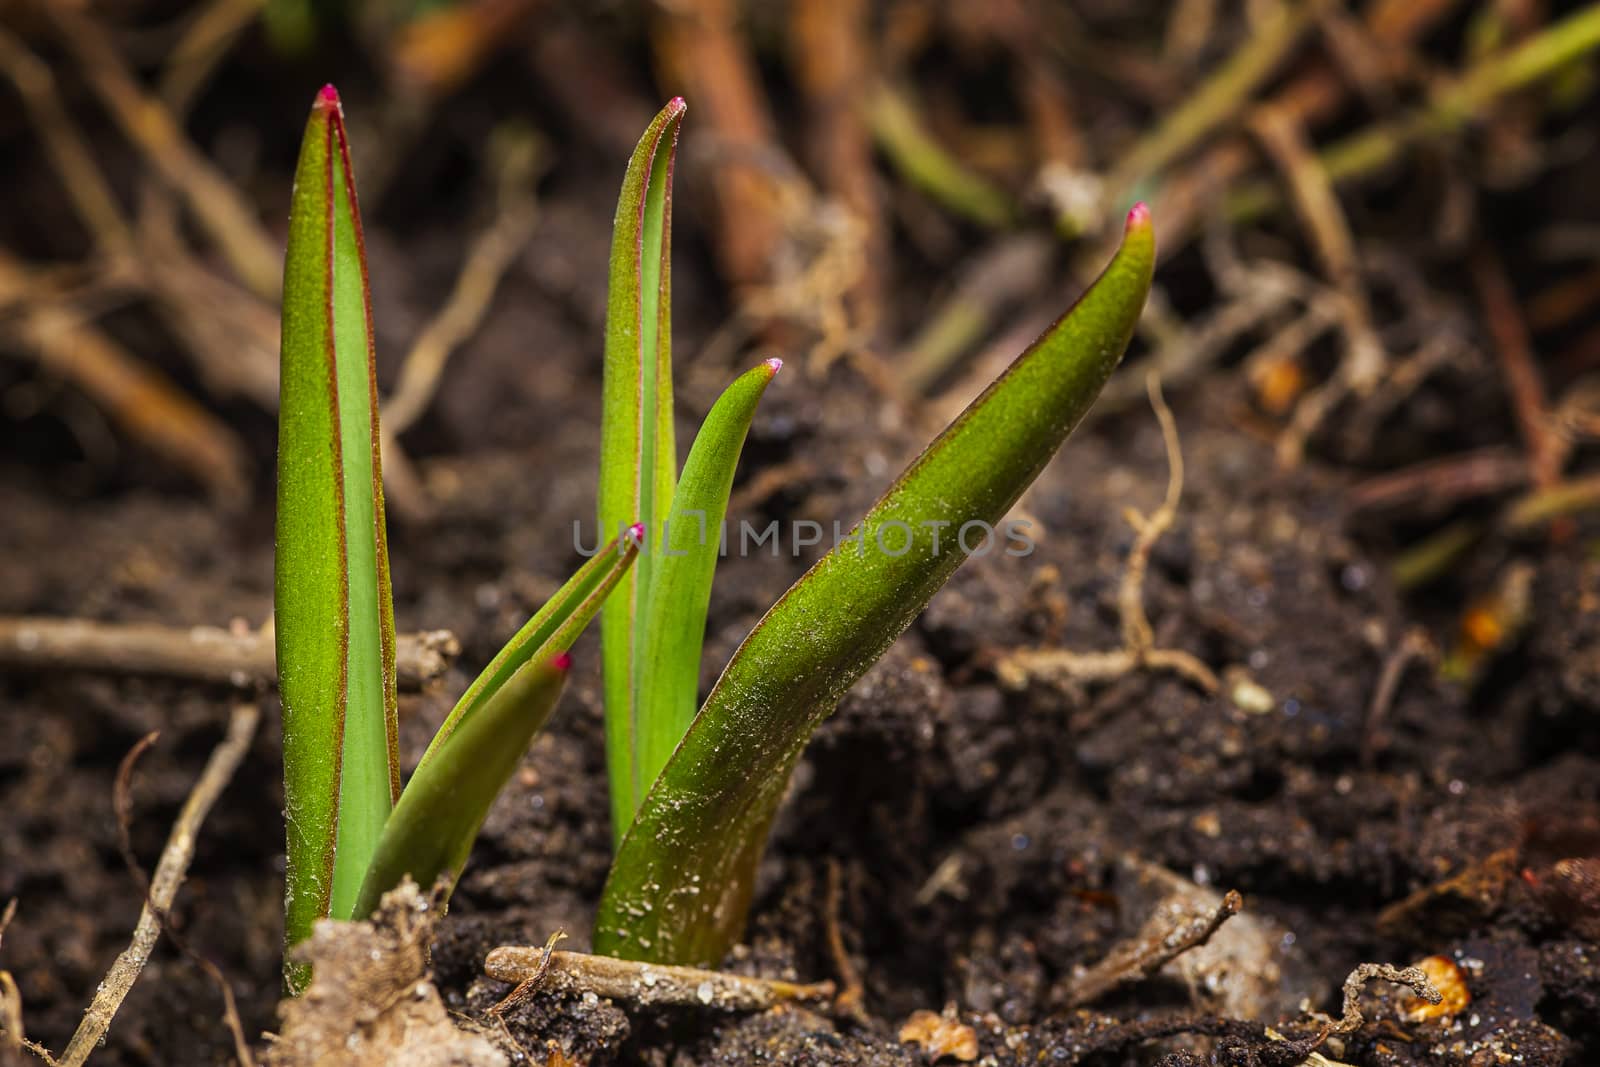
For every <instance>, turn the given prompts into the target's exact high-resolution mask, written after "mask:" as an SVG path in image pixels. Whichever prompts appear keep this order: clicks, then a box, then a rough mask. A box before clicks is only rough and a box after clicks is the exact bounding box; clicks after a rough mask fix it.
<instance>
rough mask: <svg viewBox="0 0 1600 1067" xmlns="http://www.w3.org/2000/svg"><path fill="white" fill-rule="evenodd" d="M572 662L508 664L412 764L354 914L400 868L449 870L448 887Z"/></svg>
mask: <svg viewBox="0 0 1600 1067" xmlns="http://www.w3.org/2000/svg"><path fill="white" fill-rule="evenodd" d="M571 663H572V657H571V656H570V655H568V654H567V653H565V652H558V653H556V654H555V655H554V656H551V657H540V658H538V659H535V660H533V661H532V662H528V663H524V664H522V666H520V667H518V668H516V669H515V670H513V671H511V673H510V674H509V675H508V676H507V677H506V678H505V679H504V680H503V681H502V682H501V684H500V685H498V686H497V687H495V688H494V689H493V690H491V691H489V695H488V696H486V697H485V698H484V699H483V701H482V702H481V703H480V704H479V706H478V707H476V708H475V709H474V711H473V713H472V714H471V715H468V716H466V717H465V718H464V719H463V720H462V721H461V722H460V723H458V724H457V725H456V728H455V729H454V730H453V731H452V732H451V734H450V741H449V743H448V744H443V745H439V746H438V749H437V751H436V752H434V753H433V755H432V758H431V759H428V760H425V761H424V762H423V763H422V765H421V766H419V767H418V768H417V771H416V773H415V774H413V775H412V776H411V781H409V782H407V783H406V789H405V792H404V793H402V794H401V795H400V803H398V804H396V805H395V809H394V814H393V815H391V816H390V818H389V825H388V828H387V830H385V832H384V835H383V839H382V840H381V841H380V842H379V845H378V850H377V853H376V854H375V855H374V856H373V860H372V865H371V867H369V868H368V870H367V877H366V881H365V882H364V883H363V885H362V887H361V895H360V897H359V898H358V899H357V902H356V908H355V914H357V915H371V914H372V913H373V912H374V911H376V910H377V908H378V903H379V901H380V900H381V899H382V898H383V894H384V893H386V892H388V891H389V890H390V889H393V888H394V887H395V886H397V885H399V884H400V880H401V879H402V878H404V877H405V876H406V875H410V876H411V878H412V880H414V881H415V882H416V883H417V884H418V885H420V886H422V887H423V888H424V889H426V888H427V887H429V886H431V885H433V883H434V881H435V880H436V879H437V878H438V877H439V876H440V875H441V874H445V873H448V874H449V876H450V884H451V887H452V888H454V885H455V880H456V879H457V878H459V877H460V876H461V868H462V867H463V866H465V865H466V862H467V854H468V853H469V852H471V851H472V842H473V841H474V840H476V839H477V836H478V830H479V828H481V827H482V826H483V820H484V818H485V816H487V815H488V814H489V808H490V806H491V805H492V804H493V803H494V799H495V797H497V796H499V795H500V790H501V789H502V788H503V787H504V786H505V784H506V782H507V781H509V780H510V778H511V775H512V774H514V773H515V772H516V769H517V765H518V764H519V763H521V762H522V753H523V752H524V751H525V750H526V749H527V747H528V742H530V741H532V740H533V737H534V735H535V734H537V733H538V732H539V730H540V729H542V728H543V727H544V724H545V723H546V722H547V721H549V718H550V713H551V712H552V711H554V710H555V707H556V701H557V700H558V699H559V698H560V696H561V687H562V685H563V684H564V683H565V682H566V679H567V668H568V667H569V666H570V665H571Z"/></svg>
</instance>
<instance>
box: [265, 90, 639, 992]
mask: <svg viewBox="0 0 1600 1067" xmlns="http://www.w3.org/2000/svg"><path fill="white" fill-rule="evenodd" d="M283 288H284V297H283V349H282V371H281V378H282V386H281V390H282V395H281V401H282V402H281V405H280V409H279V424H278V435H279V438H278V517H277V557H276V578H275V603H276V611H277V615H276V623H277V625H276V632H277V653H278V676H279V683H280V690H281V692H282V695H283V711H284V720H283V752H284V794H285V807H286V811H285V817H286V822H287V825H288V877H287V883H288V884H287V890H286V894H285V932H286V941H287V943H288V946H289V947H293V946H294V945H295V944H297V943H298V942H300V941H302V940H304V939H305V938H306V937H307V936H309V935H310V933H311V927H312V924H313V923H314V922H315V921H316V920H317V919H320V918H325V917H332V918H336V919H348V918H358V917H363V916H365V915H367V914H370V913H371V911H372V909H373V908H374V907H376V906H377V903H378V899H379V898H380V897H381V896H382V894H383V892H384V891H385V890H387V889H389V888H391V887H392V886H394V885H395V884H396V883H397V882H398V881H399V880H400V878H401V877H402V876H404V875H405V874H408V873H409V874H410V875H411V876H412V877H414V878H415V879H416V880H417V881H418V882H420V883H422V884H424V885H431V884H432V883H433V882H434V880H435V879H436V878H438V877H439V876H440V875H442V874H448V875H449V876H450V879H451V883H452V885H453V884H454V880H455V879H456V878H458V877H459V876H460V873H461V868H462V865H463V864H464V863H465V862H466V858H467V854H468V852H469V851H470V850H471V848H472V842H473V840H474V839H475V838H476V837H477V833H478V829H479V827H480V826H481V825H482V824H483V819H484V816H485V815H486V814H487V813H488V810H489V807H490V805H491V804H492V803H493V801H494V798H495V796H496V795H497V794H498V793H499V792H500V790H501V788H503V787H504V785H505V783H506V781H507V779H509V778H510V776H511V774H512V772H513V771H514V770H515V768H516V765H517V762H518V761H519V760H520V759H521V756H522V752H523V750H524V749H526V748H527V745H528V741H529V740H530V739H531V738H532V737H533V735H534V734H535V733H536V732H537V731H538V730H539V729H540V727H542V726H543V725H544V723H545V721H546V720H547V719H548V718H549V716H550V713H551V711H552V710H553V709H554V708H555V705H556V700H557V698H558V696H559V695H560V691H561V684H562V681H563V679H564V677H565V674H566V669H567V664H568V662H569V661H568V658H567V650H568V649H569V648H570V647H571V645H572V643H573V642H574V641H575V640H577V638H578V635H579V634H580V633H582V632H583V629H584V627H585V626H587V625H588V624H589V622H590V620H592V619H593V618H594V616H595V615H596V614H597V613H599V611H600V608H601V605H602V604H603V603H604V602H605V599H606V597H607V595H608V594H609V593H610V592H611V591H612V590H613V589H614V588H615V587H616V586H617V585H618V584H619V583H620V582H622V580H623V579H624V577H625V576H626V575H627V574H628V573H629V570H630V569H631V568H632V566H633V564H634V562H635V560H636V559H638V557H639V554H640V552H639V550H640V545H641V543H642V540H643V538H644V536H645V529H644V527H643V526H642V525H640V524H637V523H632V522H631V520H630V525H629V526H628V527H627V528H626V529H625V530H624V531H623V532H622V533H621V534H620V535H619V536H618V537H617V538H616V539H615V540H613V541H611V542H610V543H609V544H608V545H607V546H606V547H605V548H604V549H602V550H601V551H600V552H598V553H596V555H595V556H594V558H592V559H591V560H589V561H588V562H587V563H585V564H584V565H583V566H582V567H580V568H579V569H578V571H577V572H576V573H575V574H574V575H573V576H572V577H571V579H569V580H568V582H567V583H566V585H564V586H563V587H562V588H561V590H560V591H559V592H558V593H557V594H556V595H555V596H554V597H552V598H551V599H550V601H549V602H548V603H547V604H545V605H544V606H543V607H542V608H541V609H540V610H539V611H538V612H537V613H536V614H535V615H534V616H533V618H531V619H529V620H528V622H527V624H526V625H524V626H523V627H522V629H521V630H519V631H518V632H517V634H516V636H515V637H513V638H512V639H511V641H510V642H509V643H508V644H507V645H506V647H505V648H503V649H502V650H501V651H500V653H499V654H498V655H496V656H495V657H494V659H493V660H492V661H491V662H490V663H489V665H488V666H487V667H486V668H485V669H484V671H483V673H482V674H481V675H479V677H478V678H477V680H476V681H474V682H473V683H472V685H471V686H470V687H468V689H467V691H466V693H465V694H463V695H462V697H461V700H460V701H459V702H458V703H457V704H456V707H455V708H454V710H452V711H451V713H450V715H449V716H448V717H447V718H446V719H445V722H444V725H443V726H442V727H441V728H440V729H439V732H438V733H437V735H436V736H435V737H434V739H433V741H432V743H431V744H430V745H429V747H428V750H427V751H426V752H425V753H424V754H423V758H422V761H421V763H420V764H419V766H418V768H417V772H416V774H414V775H413V776H412V780H411V783H410V784H409V785H408V786H407V787H406V790H405V792H404V793H403V794H402V793H401V792H400V762H399V753H398V743H397V741H398V739H397V731H396V720H395V649H394V606H393V602H392V600H391V593H390V587H389V559H388V550H387V546H386V542H385V537H384V511H383V474H382V468H381V463H380V457H379V446H378V442H379V434H378V404H377V384H376V378H375V376H374V373H373V351H372V315H371V305H370V300H369V297H368V287H367V271H366V259H365V255H364V252H363V249H362V238H361V220H360V214H359V211H358V209H357V206H356V192H355V182H354V179H353V178H352V176H351V173H350V153H349V146H348V144H347V141H346V135H345V128H344V117H343V114H342V113H341V111H340V107H339V97H338V94H337V93H335V92H334V90H333V87H332V86H328V87H327V88H324V89H323V90H322V92H321V93H320V94H319V95H318V97H317V101H316V104H315V106H314V107H313V108H312V112H311V119H310V121H309V123H308V124H307V127H306V136H305V141H304V143H303V145H302V147H301V153H300V163H299V167H298V169H297V171H296V174H295V193H294V200H293V203H292V206H291V210H290V218H289V242H288V251H287V253H286V257H285V263H284V287H283ZM669 404H670V401H669ZM667 447H668V449H669V455H670V441H669V442H668V443H667ZM668 491H669V492H670V487H669V490H668ZM284 975H285V979H286V980H287V982H288V985H289V988H290V990H291V991H294V992H298V991H299V990H301V989H303V988H304V986H305V982H306V980H307V979H308V978H309V974H308V972H307V970H306V968H305V967H304V966H303V965H296V964H292V963H286V965H285V971H284Z"/></svg>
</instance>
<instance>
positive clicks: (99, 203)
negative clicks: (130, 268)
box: [0, 27, 133, 255]
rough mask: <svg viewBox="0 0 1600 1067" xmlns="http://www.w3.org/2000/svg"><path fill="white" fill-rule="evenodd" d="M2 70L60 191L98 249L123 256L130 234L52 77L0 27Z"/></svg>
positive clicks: (19, 42)
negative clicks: (43, 152) (40, 146)
mask: <svg viewBox="0 0 1600 1067" xmlns="http://www.w3.org/2000/svg"><path fill="white" fill-rule="evenodd" d="M0 72H3V73H4V74H5V75H6V77H8V78H9V79H10V80H11V83H12V84H13V85H15V86H16V88H17V92H18V93H19V94H20V95H21V97H22V103H23V106H24V108H25V109H26V110H27V113H28V120H29V122H30V123H32V125H33V128H34V129H35V130H36V131H37V132H38V134H39V139H40V140H41V141H42V142H43V144H44V149H45V152H46V153H47V154H48V155H49V157H50V162H51V164H52V165H53V166H54V167H55V170H56V173H57V174H59V175H60V176H61V184H62V188H63V189H65V190H66V193H67V197H68V199H70V200H71V201H72V205H73V207H74V208H75V209H76V210H77V213H78V217H79V218H80V219H82V220H83V223H84V225H85V226H86V227H87V228H88V230H89V233H90V234H91V235H92V236H93V237H94V239H95V241H96V242H97V243H98V244H99V245H100V248H101V251H102V252H106V253H109V254H112V255H115V254H117V253H126V252H128V251H129V250H130V248H131V246H132V242H133V236H132V232H131V230H130V228H129V226H128V222H127V219H126V218H125V217H124V216H123V213H122V209H121V208H120V207H119V206H118V205H117V198H116V196H115V194H113V193H112V191H111V186H110V183H108V182H107V181H106V179H105V176H104V175H103V174H102V173H101V171H100V168H99V167H98V166H97V165H96V164H95V162H94V154H93V153H92V152H90V150H89V144H88V141H87V140H85V138H84V136H83V132H82V131H81V130H80V129H79V128H78V125H77V123H75V122H73V121H72V118H71V116H70V115H68V113H67V109H66V108H65V107H63V106H62V104H61V95H60V93H59V92H58V91H57V89H56V81H55V75H54V74H53V73H51V70H50V67H49V65H48V64H47V63H45V62H44V61H43V60H42V59H40V58H39V57H38V56H37V55H35V54H34V53H33V51H32V50H31V49H29V48H28V46H27V45H26V44H24V43H23V42H22V40H21V39H20V38H18V37H17V36H15V35H14V34H12V33H11V32H10V31H9V30H6V29H5V28H3V27H0Z"/></svg>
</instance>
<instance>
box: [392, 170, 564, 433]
mask: <svg viewBox="0 0 1600 1067" xmlns="http://www.w3.org/2000/svg"><path fill="white" fill-rule="evenodd" d="M537 154H538V150H537V146H536V145H535V144H534V142H533V141H532V140H531V139H530V140H524V141H522V142H521V143H517V144H513V145H510V146H508V148H507V150H506V151H505V152H504V153H503V158H502V159H501V160H500V161H499V165H498V167H497V168H496V169H497V171H498V174H497V175H496V179H495V183H494V184H495V185H496V187H497V192H498V198H497V199H498V201H499V206H498V209H497V211H496V213H495V217H494V218H493V220H491V221H490V223H489V225H488V226H486V227H484V229H483V231H482V232H481V233H479V234H478V235H477V237H475V238H474V239H473V241H472V244H471V246H470V247H469V248H468V249H467V254H466V258H465V259H463V260H462V263H461V273H460V274H458V275H456V282H455V285H454V287H452V288H451V290H450V296H449V297H448V298H447V299H446V300H445V302H444V305H443V306H442V307H440V308H439V310H438V311H437V312H435V313H434V316H433V318H431V319H429V320H428V323H427V325H426V326H424V327H423V328H422V332H421V333H420V334H418V335H417V339H416V340H415V341H414V342H412V345H411V350H410V351H409V352H408V353H407V354H406V358H405V362H404V363H402V364H401V366H400V377H399V381H397V382H396V383H395V387H394V391H393V392H391V393H390V394H389V398H388V400H387V401H385V402H384V405H383V430H384V433H386V434H388V435H390V436H398V435H400V434H402V433H404V432H405V431H406V430H407V429H409V428H410V427H411V426H412V425H413V424H415V423H416V421H417V419H418V418H420V417H421V416H422V414H423V412H425V411H426V410H427V409H428V405H429V404H430V403H431V402H432V401H433V395H434V393H435V391H436V390H437V389H438V387H439V381H440V379H441V377H442V376H443V374H444V368H445V364H446V363H447V362H448V361H449V359H450V355H451V353H453V352H454V351H455V350H456V349H457V348H458V347H460V346H461V344H462V343H463V342H465V341H466V340H467V339H468V338H470V337H471V336H472V335H473V334H474V333H475V332H477V330H478V327H479V326H480V325H482V323H483V319H484V316H485V315H486V314H487V313H488V311H489V304H490V302H491V301H492V300H493V299H494V294H495V291H496V290H497V289H498V288H499V287H500V281H501V279H502V278H504V277H505V273H506V271H507V270H509V269H510V267H511V265H512V264H513V263H514V262H516V258H517V256H518V255H519V254H521V252H522V250H523V248H524V247H525V246H526V245H527V243H528V240H529V239H530V238H531V237H532V236H533V231H534V227H535V226H536V225H537V223H538V220H539V205H538V201H537V199H535V197H534V193H533V188H532V185H533V180H534V176H535V172H536V170H537V169H538V162H537Z"/></svg>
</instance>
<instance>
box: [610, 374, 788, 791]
mask: <svg viewBox="0 0 1600 1067" xmlns="http://www.w3.org/2000/svg"><path fill="white" fill-rule="evenodd" d="M782 366H783V363H782V361H781V360H777V359H769V360H767V361H766V362H765V363H763V364H761V365H760V366H759V367H755V368H753V369H751V370H748V371H746V372H745V373H744V374H742V375H740V376H739V377H738V378H737V379H735V381H734V382H733V384H732V385H730V386H728V388H727V389H726V390H725V391H724V392H723V394H722V396H721V397H719V398H718V399H717V402H716V404H714V405H713V406H712V408H711V411H710V413H708V414H707V415H706V421H705V422H704V423H703V424H702V425H701V427H700V432H699V433H698V434H696V435H695V439H694V444H693V446H691V447H690V449H689V458H688V460H687V461H686V462H685V463H684V465H683V477H682V478H681V479H680V480H679V481H678V488H677V491H676V492H674V493H673V494H672V510H671V512H670V513H669V514H668V516H667V528H666V531H665V532H664V533H663V535H662V539H661V542H660V550H659V551H660V558H659V559H658V560H657V561H656V566H655V570H654V572H653V575H652V578H653V580H652V581H651V583H650V590H649V597H648V598H647V601H646V605H645V627H644V636H643V640H644V644H643V648H642V655H641V657H640V659H641V662H642V665H643V674H642V675H641V679H642V681H643V685H642V686H641V688H640V690H639V693H638V705H637V714H638V721H637V724H636V729H637V731H638V732H637V734H636V736H635V746H636V754H637V760H638V764H637V766H638V771H639V780H640V781H642V782H643V783H644V784H645V786H646V787H648V786H649V785H650V784H651V783H653V782H654V781H655V780H656V775H658V774H660V773H661V768H663V767H665V766H666V765H667V759H668V758H669V757H670V756H671V755H672V752H673V750H674V749H675V748H677V747H678V742H679V741H680V740H681V739H682V738H683V735H684V733H685V731H687V730H688V729H689V724H690V723H692V722H693V721H694V714H695V708H696V706H697V701H696V698H697V697H698V696H699V692H700V649H701V646H702V644H703V643H704V641H705V633H706V610H707V608H708V607H709V605H710V603H711V578H712V575H713V573H714V572H715V571H716V568H717V559H718V557H719V556H720V554H721V547H722V538H721V530H722V522H723V519H724V518H726V517H727V513H728V494H729V493H730V492H731V491H732V489H733V473H734V469H735V467H737V465H738V462H739V453H740V451H741V450H742V449H743V447H744V439H745V435H746V434H747V433H748V432H749V430H750V422H751V420H752V419H754V418H755V413H756V405H757V404H759V403H760V401H761V395H762V394H763V393H764V392H766V389H767V385H768V384H769V383H770V382H771V381H772V379H773V377H774V376H775V375H776V374H777V373H778V371H779V369H780V368H782Z"/></svg>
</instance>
